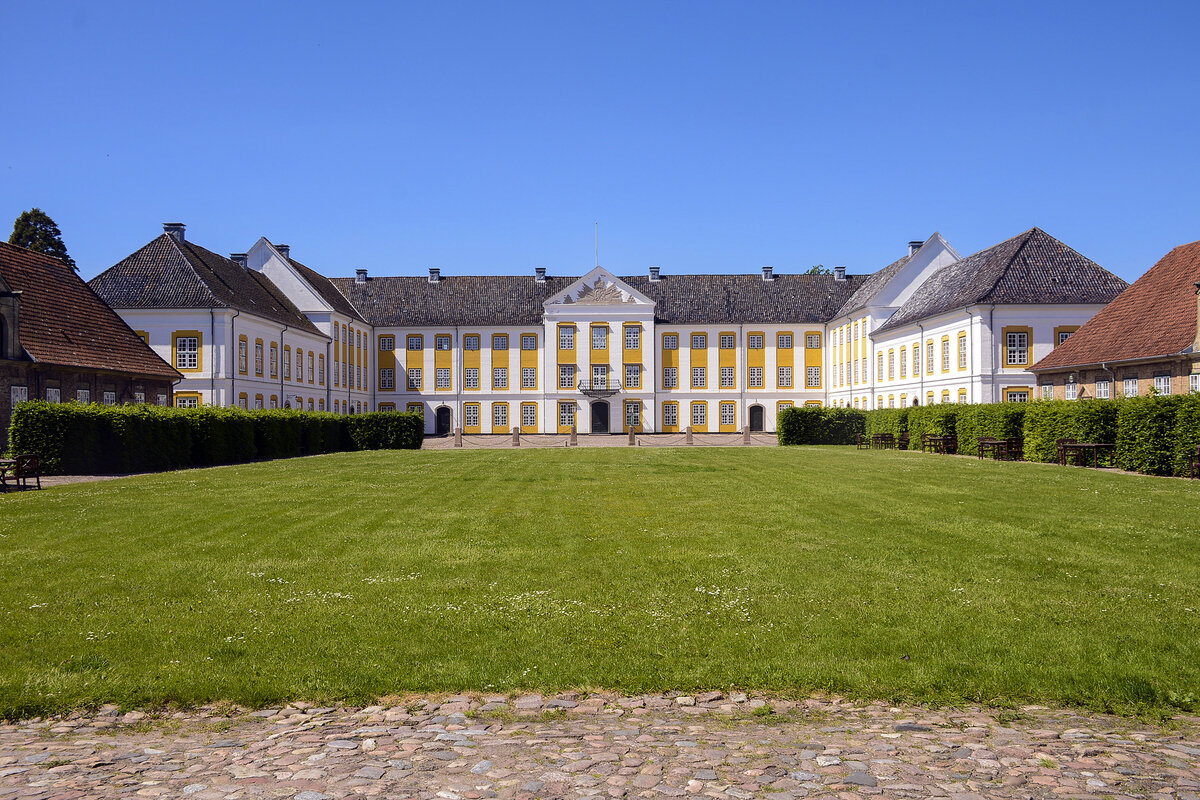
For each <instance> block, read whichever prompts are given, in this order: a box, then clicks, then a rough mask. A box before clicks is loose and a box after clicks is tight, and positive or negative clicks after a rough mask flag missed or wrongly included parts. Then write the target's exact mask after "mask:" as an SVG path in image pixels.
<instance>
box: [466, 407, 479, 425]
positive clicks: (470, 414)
mask: <svg viewBox="0 0 1200 800" xmlns="http://www.w3.org/2000/svg"><path fill="white" fill-rule="evenodd" d="M463 425H464V426H465V427H468V428H478V427H479V405H478V404H477V403H467V404H466V405H465V406H463Z"/></svg>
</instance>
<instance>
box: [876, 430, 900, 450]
mask: <svg viewBox="0 0 1200 800" xmlns="http://www.w3.org/2000/svg"><path fill="white" fill-rule="evenodd" d="M871 444H873V445H874V446H875V449H877V450H891V449H892V447H893V446H895V444H896V437H894V436H892V434H890V433H876V434H874V435H873V436H872V437H871Z"/></svg>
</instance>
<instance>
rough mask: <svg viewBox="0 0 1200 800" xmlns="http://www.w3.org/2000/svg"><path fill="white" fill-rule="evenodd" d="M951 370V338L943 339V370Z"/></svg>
mask: <svg viewBox="0 0 1200 800" xmlns="http://www.w3.org/2000/svg"><path fill="white" fill-rule="evenodd" d="M949 371H950V340H949V339H942V372H949Z"/></svg>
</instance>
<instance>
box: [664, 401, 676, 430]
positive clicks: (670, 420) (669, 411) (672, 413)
mask: <svg viewBox="0 0 1200 800" xmlns="http://www.w3.org/2000/svg"><path fill="white" fill-rule="evenodd" d="M678 424H679V405H678V404H677V403H665V404H664V405H663V425H669V426H672V427H674V426H676V425H678Z"/></svg>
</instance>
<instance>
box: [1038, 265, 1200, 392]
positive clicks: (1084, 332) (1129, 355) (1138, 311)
mask: <svg viewBox="0 0 1200 800" xmlns="http://www.w3.org/2000/svg"><path fill="white" fill-rule="evenodd" d="M1197 281H1200V242H1192V243H1191V244H1184V245H1180V246H1179V247H1176V248H1175V249H1174V250H1172V251H1171V252H1169V253H1167V254H1166V255H1165V256H1163V257H1162V259H1161V260H1160V261H1159V262H1158V263H1157V264H1155V265H1154V266H1153V267H1151V268H1150V271H1149V272H1147V273H1146V274H1145V275H1143V276H1142V277H1140V278H1138V279H1137V282H1135V283H1134V284H1133V285H1132V286H1130V287H1129V288H1128V289H1126V290H1125V291H1124V292H1122V293H1121V294H1120V295H1119V296H1118V297H1117V299H1115V300H1113V301H1112V302H1111V303H1109V304H1108V305H1107V306H1105V307H1104V309H1102V310H1101V311H1100V313H1099V314H1097V315H1096V316H1094V317H1092V319H1091V320H1090V321H1089V322H1088V323H1087V324H1086V325H1084V326H1083V327H1082V328H1080V329H1079V330H1078V331H1076V332H1075V335H1073V336H1072V337H1071V338H1069V339H1067V341H1065V342H1063V343H1062V344H1061V345H1059V346H1058V347H1056V348H1054V350H1053V351H1052V352H1051V353H1050V355H1048V356H1046V357H1045V358H1043V359H1042V360H1041V361H1039V362H1038V363H1036V364H1034V365H1033V367H1032V369H1033V370H1035V371H1036V370H1047V369H1066V368H1070V367H1080V366H1085V365H1089V364H1101V363H1109V362H1118V361H1128V360H1130V359H1142V358H1158V357H1162V356H1173V355H1177V354H1180V353H1183V352H1184V351H1189V350H1190V349H1191V347H1192V345H1193V344H1195V341H1196V287H1195V285H1194V284H1195V283H1196V282H1197Z"/></svg>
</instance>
